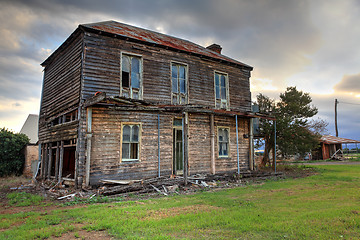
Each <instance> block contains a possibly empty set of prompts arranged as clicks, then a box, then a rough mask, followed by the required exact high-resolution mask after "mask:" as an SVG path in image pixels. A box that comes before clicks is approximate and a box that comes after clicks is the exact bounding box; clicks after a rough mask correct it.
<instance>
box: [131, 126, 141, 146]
mask: <svg viewBox="0 0 360 240" xmlns="http://www.w3.org/2000/svg"><path fill="white" fill-rule="evenodd" d="M138 141H139V126H138V125H134V126H133V127H132V134H131V142H138Z"/></svg>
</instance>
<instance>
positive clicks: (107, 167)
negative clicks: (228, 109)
mask: <svg viewBox="0 0 360 240" xmlns="http://www.w3.org/2000/svg"><path fill="white" fill-rule="evenodd" d="M92 111H93V115H92V143H91V144H92V149H91V168H90V184H92V185H94V184H98V183H99V181H100V180H101V179H146V178H152V177H156V176H158V144H157V143H158V132H157V131H158V130H157V129H158V126H157V124H158V123H157V113H145V112H125V111H117V110H114V109H109V108H103V107H94V108H93V110H92ZM174 116H175V115H173V114H160V128H161V130H160V146H161V147H160V156H161V159H160V162H161V165H160V169H161V175H162V176H163V175H167V176H169V175H170V174H171V173H172V168H173V136H172V135H173V118H174ZM129 122H131V123H139V124H141V144H140V149H141V150H140V161H135V162H121V160H120V154H121V153H120V151H121V145H120V144H121V134H122V132H121V123H129ZM238 124H239V153H240V164H241V170H245V169H248V150H249V141H248V140H247V139H244V138H243V134H244V133H246V131H247V129H248V120H247V119H242V118H239V121H238ZM217 126H222V127H229V128H230V147H229V148H230V156H229V157H228V158H219V157H218V154H216V156H217V157H216V171H217V172H227V171H236V170H237V151H236V129H235V117H222V116H216V117H215V129H216V131H215V132H216V135H215V138H216V141H215V142H216V147H215V151H216V153H217V152H218V147H217ZM189 173H190V174H195V173H210V121H209V116H208V115H205V114H189Z"/></svg>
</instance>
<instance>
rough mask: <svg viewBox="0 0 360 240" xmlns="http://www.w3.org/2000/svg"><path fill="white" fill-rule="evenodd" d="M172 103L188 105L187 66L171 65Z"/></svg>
mask: <svg viewBox="0 0 360 240" xmlns="http://www.w3.org/2000/svg"><path fill="white" fill-rule="evenodd" d="M171 86H172V90H171V92H172V93H171V102H172V104H187V101H188V99H187V98H188V96H187V95H188V94H187V66H186V65H183V64H177V63H172V64H171Z"/></svg>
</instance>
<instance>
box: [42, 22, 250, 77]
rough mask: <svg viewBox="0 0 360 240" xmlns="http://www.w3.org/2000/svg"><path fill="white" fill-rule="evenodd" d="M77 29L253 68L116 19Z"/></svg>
mask: <svg viewBox="0 0 360 240" xmlns="http://www.w3.org/2000/svg"><path fill="white" fill-rule="evenodd" d="M78 29H81V30H83V31H88V32H95V33H98V34H104V35H108V36H111V37H119V38H124V39H126V40H129V41H135V42H142V43H145V44H149V45H156V46H159V47H164V48H168V49H172V50H175V51H182V52H186V53H189V54H192V55H198V56H201V57H205V58H210V59H214V60H217V61H221V62H228V63H232V64H235V65H238V66H242V67H245V68H247V69H248V70H250V71H251V70H252V69H253V67H251V66H249V65H247V64H244V63H242V62H239V61H237V60H234V59H232V58H229V57H227V56H224V55H222V54H220V53H217V52H215V51H212V50H210V49H208V48H205V47H203V46H200V45H198V44H196V43H193V42H190V41H188V40H184V39H180V38H177V37H173V36H169V35H166V34H162V33H158V32H154V31H151V30H147V29H143V28H139V27H135V26H131V25H128V24H124V23H120V22H116V21H105V22H97V23H89V24H80V25H79V27H78ZM78 29H77V30H78ZM76 32H77V31H76V30H75V32H74V33H73V34H72V35H71V36H70V37H69V38H68V39H67V40H66V41H65V42H64V43H63V44H62V46H60V47H59V48H58V49H57V50H56V51H55V52H54V53H53V54H52V55H51V56H50V57H48V59H46V60H45V61H44V62H43V63H42V64H41V65H43V66H44V65H46V64H47V63H48V62H49V61H50V59H52V58H53V55H55V53H56V52H58V50H59V49H60V48H63V45H64V44H66V43H67V42H69V39H70V38H71V37H72V36H74V35H75V33H76Z"/></svg>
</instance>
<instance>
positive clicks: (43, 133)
mask: <svg viewBox="0 0 360 240" xmlns="http://www.w3.org/2000/svg"><path fill="white" fill-rule="evenodd" d="M81 55H82V36H81V34H79V35H78V36H77V37H75V39H73V41H72V42H70V43H69V45H68V46H67V47H66V48H65V49H63V51H62V52H61V53H60V54H58V56H57V57H56V58H55V59H54V60H53V61H51V62H50V63H48V65H47V66H46V67H45V70H44V81H43V90H42V99H41V108H40V117H39V141H40V142H49V141H58V140H64V139H65V138H66V139H71V138H76V136H77V126H78V125H77V121H73V122H71V123H65V124H59V125H56V126H51V121H52V120H54V119H55V118H56V117H59V116H61V115H62V114H65V113H67V112H69V111H74V110H76V109H77V108H78V106H79V100H80V88H81V79H80V78H81ZM76 118H77V117H76Z"/></svg>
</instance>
